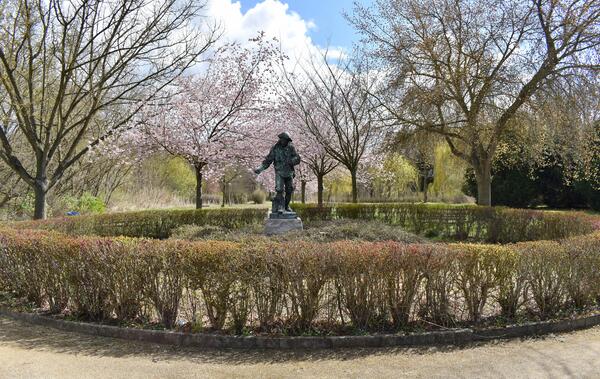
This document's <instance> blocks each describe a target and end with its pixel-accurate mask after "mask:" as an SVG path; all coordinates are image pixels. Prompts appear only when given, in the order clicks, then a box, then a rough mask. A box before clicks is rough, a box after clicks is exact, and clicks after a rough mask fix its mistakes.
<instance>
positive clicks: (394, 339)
mask: <svg viewBox="0 0 600 379" xmlns="http://www.w3.org/2000/svg"><path fill="white" fill-rule="evenodd" d="M0 315H1V316H6V317H9V318H12V319H15V320H19V321H25V322H28V323H31V324H36V325H41V326H47V327H51V328H55V329H60V330H64V331H69V332H76V333H83V334H88V335H93V336H102V337H112V338H120V339H125V340H130V341H143V342H151V343H159V344H166V345H177V346H196V347H202V348H215V349H279V350H299V349H332V348H342V347H346V348H348V347H352V348H358V347H392V346H404V347H409V346H429V345H462V344H465V343H468V342H475V341H486V340H490V339H502V338H515V337H526V336H532V335H541V334H549V333H560V332H569V331H574V330H579V329H585V328H590V327H592V326H596V325H600V314H597V315H592V316H587V317H582V318H578V319H571V320H560V321H543V322H535V323H528V324H524V325H514V326H508V327H505V328H494V329H481V330H478V329H468V328H466V329H452V330H448V331H439V332H427V333H418V334H408V335H400V334H382V335H367V336H329V337H266V336H222V335H214V334H202V333H194V334H190V333H181V332H173V331H162V330H146V329H132V328H121V327H117V326H110V325H101V324H91V323H83V322H75V321H65V320H58V319H53V318H50V317H46V316H41V315H37V314H33V313H19V312H13V311H10V310H7V309H1V308H0Z"/></svg>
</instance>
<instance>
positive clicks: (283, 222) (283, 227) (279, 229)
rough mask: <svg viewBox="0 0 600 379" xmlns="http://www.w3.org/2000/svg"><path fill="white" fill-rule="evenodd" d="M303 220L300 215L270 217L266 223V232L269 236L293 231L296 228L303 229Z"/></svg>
mask: <svg viewBox="0 0 600 379" xmlns="http://www.w3.org/2000/svg"><path fill="white" fill-rule="evenodd" d="M303 229H304V227H303V226H302V220H301V219H300V217H296V218H292V219H285V218H268V219H267V220H266V223H265V234H266V235H268V236H273V235H278V234H283V233H287V232H292V231H294V230H303Z"/></svg>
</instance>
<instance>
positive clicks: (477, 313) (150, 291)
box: [0, 229, 600, 334]
mask: <svg viewBox="0 0 600 379" xmlns="http://www.w3.org/2000/svg"><path fill="white" fill-rule="evenodd" d="M0 290H4V291H9V292H11V293H13V294H14V295H15V296H17V297H26V298H27V299H29V300H30V301H32V302H34V303H35V304H36V305H37V306H38V307H46V308H48V309H49V310H50V312H52V313H60V312H64V311H65V310H67V309H68V310H69V311H70V312H72V313H74V314H76V315H79V316H80V317H82V318H85V319H89V320H109V319H112V320H114V319H116V320H121V321H126V322H134V321H139V320H149V319H158V320H160V322H162V323H163V324H164V325H165V326H167V327H172V326H173V325H174V324H175V322H176V320H177V318H178V317H181V316H182V315H183V316H185V317H186V318H187V319H188V320H193V322H194V323H195V327H197V328H210V329H211V330H217V331H218V330H224V329H226V330H230V331H232V332H234V333H237V334H243V333H246V332H247V331H248V330H256V331H265V332H273V331H280V332H281V331H283V332H285V333H290V334H306V333H313V332H314V330H315V329H319V330H321V331H323V330H324V331H325V332H328V333H329V332H336V331H339V330H347V329H348V328H350V329H358V330H365V331H382V330H385V331H389V330H401V329H403V328H405V327H407V325H409V324H411V322H413V321H415V320H424V321H427V322H429V323H434V324H438V325H445V326H452V325H455V324H456V323H477V322H480V321H481V320H482V319H483V318H485V317H489V316H504V317H506V318H509V319H510V318H514V317H515V316H517V315H519V314H529V315H531V314H534V315H535V317H539V318H544V319H545V318H549V317H553V316H556V315H558V314H560V313H561V311H562V310H564V309H565V308H569V309H575V308H578V309H581V308H585V307H588V306H596V305H598V301H599V300H600V232H596V233H595V234H591V235H587V236H581V237H577V238H570V239H563V240H560V241H536V242H522V243H517V244H510V245H504V246H501V245H480V244H461V243H454V244H403V243H395V242H355V241H352V242H350V241H338V242H332V243H315V242H303V241H300V242H293V243H276V242H269V241H264V240H263V241H256V243H245V244H239V243H234V242H222V241H220V242H219V241H201V242H189V241H177V240H165V241H160V240H148V239H132V238H125V237H118V238H103V237H67V236H65V235H62V234H59V233H56V232H48V231H40V230H18V231H17V230H13V229H1V230H0Z"/></svg>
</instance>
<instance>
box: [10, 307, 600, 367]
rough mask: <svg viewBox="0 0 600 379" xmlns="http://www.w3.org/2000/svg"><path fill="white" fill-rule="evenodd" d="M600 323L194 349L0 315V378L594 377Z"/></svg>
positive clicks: (598, 364)
mask: <svg viewBox="0 0 600 379" xmlns="http://www.w3.org/2000/svg"><path fill="white" fill-rule="evenodd" d="M599 358H600V327H596V328H593V329H589V330H584V331H578V332H574V333H568V334H560V335H550V336H545V337H539V338H533V339H525V340H510V341H490V342H487V343H482V344H471V345H467V346H463V347H430V348H413V349H409V348H385V349H348V350H346V349H344V350H320V351H310V352H308V351H305V352H299V351H295V352H285V351H284V352H281V351H239V350H225V351H218V350H201V349H194V348H180V347H172V346H162V345H156V344H146V343H139V342H130V341H122V340H117V339H111V338H105V337H92V336H86V335H81V334H75V333H68V332H62V331H57V330H55V329H50V328H46V327H41V326H34V325H29V324H26V323H22V322H18V321H13V320H10V319H8V318H2V317H0V378H128V379H130V378H131V379H132V378H201V377H210V378H230V377H243V378H256V377H267V378H281V377H294V378H297V377H331V378H339V377H356V378H365V377H370V378H382V377H394V378H398V377H416V378H488V377H489V378H568V377H575V378H598V377H600V359H599Z"/></svg>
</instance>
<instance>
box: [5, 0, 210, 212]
mask: <svg viewBox="0 0 600 379" xmlns="http://www.w3.org/2000/svg"><path fill="white" fill-rule="evenodd" d="M204 7H205V4H204V3H202V2H200V3H198V2H197V1H194V0H112V1H89V0H67V1H62V0H8V1H3V2H2V3H1V4H0V92H1V93H2V94H3V95H4V97H3V98H2V99H1V100H0V112H1V113H0V117H2V121H3V122H2V125H3V127H2V128H0V159H2V160H3V161H4V162H5V163H6V164H7V165H8V166H9V167H10V168H11V169H12V170H14V171H15V172H16V173H17V174H18V175H19V176H20V177H21V178H22V180H23V181H24V182H26V183H27V184H28V185H29V186H30V187H31V188H32V189H33V191H34V193H35V212H34V218H36V219H39V218H44V217H45V214H46V195H47V193H48V191H50V190H51V189H52V188H53V187H54V186H55V185H56V184H57V183H58V182H59V181H60V180H61V178H62V177H63V175H64V174H65V172H66V171H67V170H68V169H69V168H70V167H72V166H73V165H74V164H75V163H76V162H77V161H79V160H80V159H81V157H83V156H84V155H85V154H86V153H87V152H88V150H89V149H90V148H91V147H93V146H95V145H97V144H99V143H101V142H102V141H103V140H105V139H107V138H108V137H109V136H111V135H112V134H114V133H115V132H116V131H118V130H120V129H122V128H124V127H128V125H131V123H133V122H135V115H136V112H137V111H138V109H139V107H140V106H141V105H142V104H144V103H146V102H148V101H150V100H152V99H153V98H155V96H156V93H157V92H158V91H159V90H160V89H161V88H164V87H165V86H167V85H168V84H169V83H170V82H171V81H172V80H173V79H175V78H176V77H178V76H179V75H181V73H182V72H183V71H184V70H185V69H187V68H188V67H189V66H190V65H192V64H194V63H195V62H197V61H198V58H199V57H200V56H201V54H202V53H203V52H205V51H206V50H207V49H208V48H209V47H210V46H211V45H212V44H213V42H214V41H215V39H216V37H217V28H215V27H214V26H211V25H209V24H208V23H206V22H205V21H203V19H201V18H200V16H201V12H202V10H203V9H204ZM193 20H196V21H198V22H201V23H204V24H205V25H203V26H201V27H194V26H193V25H192V21H193ZM11 134H20V135H21V136H23V138H24V139H25V140H26V141H27V143H26V146H25V149H16V147H15V146H14V144H13V143H12V142H11V138H12V137H11Z"/></svg>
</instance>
